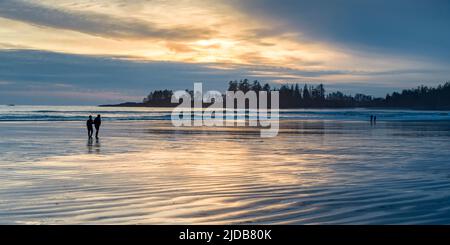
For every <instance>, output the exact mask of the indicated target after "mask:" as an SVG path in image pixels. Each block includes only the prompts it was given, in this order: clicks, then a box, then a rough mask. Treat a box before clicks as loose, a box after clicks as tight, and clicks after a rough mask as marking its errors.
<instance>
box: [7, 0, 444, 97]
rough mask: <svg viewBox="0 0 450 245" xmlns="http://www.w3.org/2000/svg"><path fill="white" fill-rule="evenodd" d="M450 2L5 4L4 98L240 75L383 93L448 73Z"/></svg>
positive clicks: (20, 0) (90, 93)
mask: <svg viewBox="0 0 450 245" xmlns="http://www.w3.org/2000/svg"><path fill="white" fill-rule="evenodd" d="M449 26H450V1H446V0H430V1H423V0H395V1H385V0H363V1H361V0H340V1H332V0H328V1H324V0H315V1H303V0H215V1H212V0H134V1H125V0H78V1H72V0H41V1H32V0H0V104H49V105H77V104H80V105H95V104H104V103H119V102H124V101H141V100H142V98H143V97H145V96H146V95H147V94H148V92H150V91H151V90H153V89H163V88H169V89H174V90H177V89H192V88H193V83H194V82H203V85H204V89H205V90H209V89H214V90H219V91H223V90H225V89H226V87H227V83H228V81H230V80H240V79H244V78H248V79H249V80H259V81H261V82H263V83H266V82H267V83H270V84H272V85H274V86H279V85H281V84H290V83H300V84H304V83H308V84H319V83H323V84H324V85H325V88H326V89H327V90H328V91H329V92H331V91H336V90H340V91H343V92H345V93H349V94H355V93H365V94H369V95H373V96H385V95H386V93H390V92H392V91H395V90H401V89H405V88H412V87H416V86H418V85H422V84H423V85H427V86H435V85H437V84H440V83H443V82H445V81H449V80H450V79H449V78H450V69H449V67H450V66H449V65H450V31H448V27H449Z"/></svg>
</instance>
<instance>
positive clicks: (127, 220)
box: [0, 120, 450, 224]
mask: <svg viewBox="0 0 450 245" xmlns="http://www.w3.org/2000/svg"><path fill="white" fill-rule="evenodd" d="M0 132H1V135H2V137H1V138H0V149H1V152H2V153H1V155H0V223H2V224H450V205H449V203H450V160H449V159H450V151H449V150H448V149H450V124H449V123H448V122H446V121H442V122H433V121H430V122H379V123H377V125H370V123H368V122H350V121H321V120H318V121H305V120H283V121H282V129H281V131H280V134H279V136H278V137H276V138H260V137H259V131H257V130H255V129H245V128H240V129H237V128H184V129H175V128H173V127H172V126H171V125H170V121H145V122H130V121H127V122H107V123H105V124H104V127H102V131H101V136H102V137H101V139H100V140H99V141H98V142H97V141H96V140H95V139H94V140H93V141H88V140H87V137H85V136H86V132H85V130H84V128H83V123H82V122H81V123H80V122H63V123H61V122H1V123H0Z"/></svg>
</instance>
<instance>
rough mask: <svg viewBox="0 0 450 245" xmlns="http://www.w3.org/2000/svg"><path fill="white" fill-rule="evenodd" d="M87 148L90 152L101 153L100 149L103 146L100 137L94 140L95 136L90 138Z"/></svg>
mask: <svg viewBox="0 0 450 245" xmlns="http://www.w3.org/2000/svg"><path fill="white" fill-rule="evenodd" d="M94 142H95V143H94ZM87 148H88V153H97V154H99V153H101V151H100V148H101V144H100V139H95V140H94V139H93V138H88V141H87Z"/></svg>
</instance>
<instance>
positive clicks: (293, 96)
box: [102, 79, 450, 110]
mask: <svg viewBox="0 0 450 245" xmlns="http://www.w3.org/2000/svg"><path fill="white" fill-rule="evenodd" d="M227 91H242V92H244V93H246V92H248V91H255V92H256V93H257V94H258V92H259V91H267V92H270V91H278V92H279V98H280V103H279V105H280V108H282V109H288V108H356V107H363V108H392V109H394V108H408V109H424V110H448V109H450V82H446V83H444V84H442V85H439V86H437V87H427V86H419V87H417V88H413V89H405V90H403V91H402V92H393V93H391V94H387V95H386V96H385V97H384V98H376V97H372V96H370V95H365V94H362V93H357V94H355V95H353V96H352V95H346V94H344V93H342V92H339V91H336V92H331V93H328V94H327V93H326V92H325V87H324V85H323V84H319V85H316V86H311V85H307V84H305V85H303V86H301V85H299V84H289V85H288V84H286V85H281V86H280V87H271V86H270V85H269V84H267V83H266V84H264V85H262V84H261V83H260V82H258V81H256V80H255V81H253V82H250V81H249V80H248V79H243V80H240V81H236V80H235V81H230V82H229V83H228V89H227ZM186 92H188V93H190V94H191V95H193V91H192V90H186ZM172 95H173V91H172V90H168V89H165V90H154V91H151V92H150V93H149V94H148V96H147V97H145V98H144V99H143V101H142V102H126V103H121V104H116V105H102V106H117V107H120V106H123V107H175V106H177V105H178V104H177V103H171V98H172ZM191 97H192V98H193V96H191Z"/></svg>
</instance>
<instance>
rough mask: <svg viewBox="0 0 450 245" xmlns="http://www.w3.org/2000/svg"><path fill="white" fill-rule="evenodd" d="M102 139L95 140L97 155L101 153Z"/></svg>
mask: <svg viewBox="0 0 450 245" xmlns="http://www.w3.org/2000/svg"><path fill="white" fill-rule="evenodd" d="M100 146H101V145H100V139H98V138H97V139H96V140H95V152H96V153H97V154H99V153H100Z"/></svg>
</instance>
